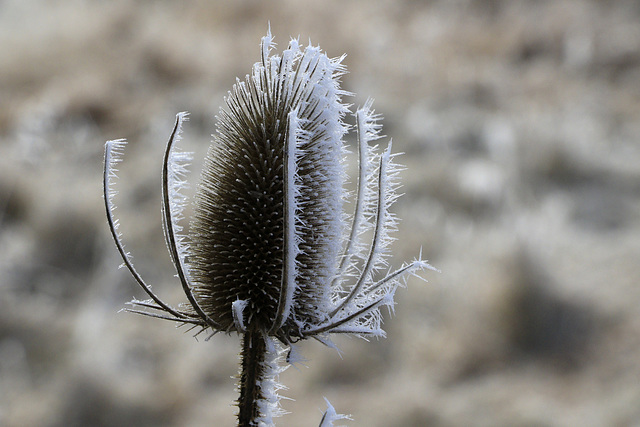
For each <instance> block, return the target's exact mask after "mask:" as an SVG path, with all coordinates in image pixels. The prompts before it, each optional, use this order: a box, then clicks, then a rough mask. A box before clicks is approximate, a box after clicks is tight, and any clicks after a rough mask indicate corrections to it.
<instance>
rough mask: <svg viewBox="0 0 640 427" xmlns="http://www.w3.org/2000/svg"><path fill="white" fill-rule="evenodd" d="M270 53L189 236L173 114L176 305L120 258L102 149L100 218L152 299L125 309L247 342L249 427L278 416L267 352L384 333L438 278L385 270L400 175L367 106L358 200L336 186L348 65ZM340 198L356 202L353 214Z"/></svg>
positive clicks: (255, 73) (222, 122) (296, 50)
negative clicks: (402, 306) (424, 281)
mask: <svg viewBox="0 0 640 427" xmlns="http://www.w3.org/2000/svg"><path fill="white" fill-rule="evenodd" d="M272 47H273V43H272V38H271V35H270V34H267V36H266V37H264V38H263V40H262V44H261V51H262V55H261V60H260V61H259V62H258V63H256V64H255V65H254V67H253V69H252V72H251V74H250V75H247V76H246V78H245V79H244V80H243V81H240V80H238V81H237V82H236V84H235V85H234V86H233V89H232V90H231V91H230V93H229V95H228V97H227V98H226V108H223V109H222V110H221V112H220V114H219V116H218V125H217V133H216V135H215V139H214V143H213V145H212V147H211V148H210V150H209V152H208V154H207V157H206V159H205V162H204V167H203V172H202V175H201V179H200V183H199V185H198V187H197V191H196V197H195V202H194V209H193V210H194V216H193V218H192V221H191V224H190V227H189V230H188V232H186V233H184V232H183V230H184V226H183V225H181V220H182V216H183V214H182V212H183V209H184V206H185V203H186V199H185V197H184V195H183V193H182V191H183V190H184V188H185V187H186V186H187V181H186V179H185V176H186V175H185V174H186V171H187V169H186V167H187V163H188V161H189V159H190V156H189V154H188V153H184V152H181V151H179V150H178V149H176V148H175V146H174V145H175V144H176V143H177V142H178V141H179V139H180V132H181V129H182V125H183V123H184V121H185V120H186V117H187V116H186V113H180V114H178V118H177V121H176V125H175V127H174V129H173V132H172V134H171V137H170V138H169V142H168V144H167V147H166V151H165V156H164V161H163V168H162V201H163V217H162V218H163V228H164V232H165V237H166V242H167V247H168V249H169V253H170V256H171V259H172V261H173V263H174V265H175V267H176V270H177V273H178V278H179V280H180V283H181V285H182V288H183V290H184V292H185V296H186V298H187V301H188V304H187V305H186V308H184V309H175V308H173V307H171V306H170V305H169V304H167V303H165V302H163V301H162V300H161V299H160V298H159V297H158V296H157V295H155V294H154V293H153V292H152V290H151V287H150V286H149V285H147V284H146V283H145V282H144V281H143V280H142V277H141V276H140V275H139V274H138V273H137V271H136V270H135V268H134V266H133V263H132V259H131V257H130V256H129V254H128V253H127V252H125V250H124V244H123V243H122V241H121V235H120V234H119V233H118V231H117V226H118V222H117V219H115V218H114V215H113V212H114V209H115V205H114V204H113V198H114V196H115V191H114V189H113V181H114V179H115V178H116V176H115V170H116V166H117V163H118V162H119V161H120V159H121V155H122V149H123V147H124V145H125V142H124V140H117V141H110V142H108V143H107V145H106V148H105V172H104V196H105V203H106V210H107V219H108V221H109V225H110V228H111V231H112V234H113V237H114V239H115V242H116V246H117V248H118V250H119V252H120V254H121V256H122V258H123V261H124V265H125V266H126V267H127V268H128V269H129V270H130V272H131V274H132V275H133V276H134V278H135V279H136V281H137V282H138V283H139V284H140V286H141V287H142V288H143V289H144V291H145V292H146V293H147V294H148V295H149V297H150V299H149V300H147V301H138V300H134V301H132V303H131V304H132V305H133V308H132V309H130V311H133V312H137V313H141V314H146V315H149V316H153V317H159V318H163V319H168V320H173V321H177V322H180V323H183V324H191V325H193V326H194V327H200V328H201V331H202V330H206V329H209V330H211V331H213V333H216V332H219V331H224V332H237V333H239V334H243V341H244V346H243V352H242V358H243V369H242V374H241V376H240V389H241V399H240V400H239V401H238V406H239V407H240V414H239V419H242V420H245V421H246V420H248V421H246V425H253V424H251V423H258V422H260V423H262V424H265V425H268V424H269V423H271V415H270V414H275V413H277V411H275V410H274V409H273V408H275V407H276V406H277V404H276V403H277V393H275V391H274V388H276V386H275V385H274V384H275V382H274V381H273V380H272V379H273V378H275V377H276V376H277V373H278V372H279V371H278V368H277V366H276V365H277V363H276V361H277V357H276V356H277V355H275V353H277V354H280V353H281V350H282V348H285V349H286V348H287V347H288V348H291V345H292V344H293V343H295V342H296V341H298V340H300V339H305V338H310V337H312V338H315V339H317V340H319V341H321V342H323V343H325V344H327V345H329V346H333V344H332V343H331V341H330V336H329V335H330V334H331V333H349V334H355V335H358V336H371V335H372V336H383V335H384V331H383V330H382V316H381V314H380V309H381V307H383V306H387V307H389V308H390V309H391V310H392V309H393V305H394V301H393V298H394V295H395V291H396V290H397V288H398V287H399V286H402V285H403V284H404V283H405V282H406V279H407V277H408V276H410V275H415V274H417V273H418V272H419V271H421V270H423V269H427V268H429V269H432V267H431V266H430V265H429V264H428V263H427V262H426V261H424V260H422V258H421V255H420V256H419V257H418V258H417V259H415V260H414V261H412V262H410V263H406V264H404V265H403V266H402V267H400V268H399V269H397V270H391V269H389V267H388V263H387V259H388V255H389V251H390V244H391V243H392V241H393V238H392V236H391V233H392V232H393V231H394V230H395V229H396V225H397V219H396V217H395V216H394V215H393V213H391V211H390V207H391V205H392V204H393V203H394V201H395V200H396V199H397V197H398V194H397V189H398V187H399V180H398V172H399V171H400V169H401V168H400V166H399V165H397V164H396V163H395V162H394V155H393V154H391V143H389V144H388V146H387V147H386V148H384V149H380V148H379V147H378V146H377V145H376V144H375V143H376V141H377V140H378V139H379V138H380V134H379V133H380V128H381V126H380V124H379V119H380V117H379V116H378V115H376V114H375V113H374V111H373V108H372V101H371V100H368V101H367V102H366V103H365V104H364V106H363V107H362V108H360V109H358V110H357V111H356V113H355V117H356V123H357V124H356V131H357V134H358V144H357V149H358V165H359V171H358V175H357V177H356V181H357V189H356V191H355V195H354V196H353V198H352V199H351V198H350V197H349V195H348V194H347V192H346V191H345V190H344V188H343V187H344V182H345V179H346V176H345V159H346V154H347V150H346V148H345V144H344V142H343V137H344V134H345V133H346V132H347V131H348V126H346V125H345V124H344V122H343V118H344V115H345V114H346V113H347V112H348V106H347V105H346V104H344V103H343V102H342V97H343V96H345V95H350V94H348V93H347V92H345V91H343V90H341V89H340V87H339V78H340V76H341V75H342V74H343V73H344V72H345V69H344V66H343V65H342V59H343V57H341V58H334V59H331V58H329V57H328V56H327V55H325V54H324V53H322V51H321V50H320V49H319V48H318V47H314V46H312V45H309V46H307V47H305V48H301V47H300V45H299V43H298V41H297V40H292V41H291V42H290V44H289V47H288V48H287V49H285V50H284V51H283V52H282V54H281V55H271V49H272ZM347 200H352V201H353V206H354V209H353V213H352V214H349V215H348V214H345V212H344V203H345V201H347ZM383 271H387V272H386V273H384V272H383ZM274 338H275V339H277V340H278V341H279V342H280V344H277V343H276V342H275V341H274ZM276 344H277V345H276ZM281 346H282V347H281ZM276 348H278V349H280V350H277V351H276V350H275V349H276ZM274 352H275V353H274ZM331 411H332V408H331V407H330V410H329V412H328V414H329V415H332V414H333V412H331ZM329 415H327V416H328V417H329ZM329 418H334V419H335V417H334V416H330V417H329Z"/></svg>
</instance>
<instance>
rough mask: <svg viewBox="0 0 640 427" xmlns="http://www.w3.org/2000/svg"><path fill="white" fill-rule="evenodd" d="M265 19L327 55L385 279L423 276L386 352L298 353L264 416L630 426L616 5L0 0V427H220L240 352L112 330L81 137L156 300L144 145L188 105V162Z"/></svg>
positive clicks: (158, 155)
mask: <svg viewBox="0 0 640 427" xmlns="http://www.w3.org/2000/svg"><path fill="white" fill-rule="evenodd" d="M269 22H270V25H271V30H272V32H273V34H274V36H275V38H276V40H275V41H276V42H277V43H278V48H277V50H281V49H283V48H285V47H286V45H287V43H288V40H289V38H290V37H292V36H293V37H298V36H300V40H301V42H303V44H306V42H307V40H309V39H310V40H311V41H312V42H313V43H314V44H319V45H320V46H321V47H322V48H323V49H324V50H325V51H326V52H327V53H328V54H329V56H340V55H342V54H343V53H347V54H348V56H347V58H346V60H345V64H346V65H347V67H348V69H349V74H347V75H346V76H344V78H343V83H344V84H343V87H344V88H345V89H346V90H349V91H352V92H355V93H356V96H354V97H353V98H352V99H350V100H349V102H352V103H353V104H354V106H358V105H362V104H363V103H364V102H365V100H366V99H367V97H373V98H375V100H376V103H375V107H376V110H377V112H379V113H381V114H383V115H384V117H385V120H384V122H383V124H384V129H383V133H384V134H386V135H388V136H392V137H393V140H394V149H395V151H402V152H404V153H405V155H404V156H402V158H401V161H402V162H404V164H405V165H406V166H407V170H406V171H405V172H404V173H403V179H404V187H403V191H404V193H405V196H404V197H402V198H401V199H400V200H399V201H398V203H397V204H396V205H395V212H396V213H397V214H398V215H399V216H400V217H401V218H402V222H401V224H400V230H399V232H398V233H397V234H396V237H398V241H397V242H396V244H395V246H394V256H393V264H394V265H396V266H399V265H400V264H401V263H402V261H403V260H408V259H411V258H413V257H414V256H416V255H417V253H418V251H419V250H420V247H422V250H423V254H424V256H425V257H426V258H428V259H429V260H430V261H431V263H432V264H433V265H435V266H436V267H438V268H439V269H440V270H441V271H442V272H441V273H439V274H438V273H434V272H428V273H427V274H426V275H425V277H426V278H427V279H428V281H429V283H424V282H422V281H420V280H417V279H416V280H411V281H410V283H409V286H408V288H407V289H403V290H401V291H399V292H398V294H397V305H396V315H395V316H394V318H393V319H390V321H388V322H387V323H386V330H387V333H388V337H387V338H386V339H384V340H374V341H372V342H369V343H367V342H365V341H363V340H359V339H349V338H346V337H340V338H339V339H337V340H336V342H337V344H338V346H339V347H340V349H341V350H342V352H343V354H342V356H340V355H338V354H337V353H336V352H335V351H334V350H331V349H328V348H325V347H323V346H322V345H320V344H319V343H317V342H315V341H314V342H306V343H303V344H302V345H301V347H300V350H301V352H302V354H303V355H304V356H305V357H306V358H307V359H309V361H308V362H307V363H306V365H307V366H306V367H305V366H298V368H297V369H295V368H290V369H289V370H288V371H286V372H285V373H284V374H283V375H282V377H281V380H282V382H283V383H284V384H285V385H286V386H287V387H288V390H284V391H283V394H284V395H285V396H288V397H291V398H293V399H295V401H293V400H285V401H283V406H284V409H285V410H287V411H290V412H291V414H289V415H286V416H285V417H283V418H281V419H279V424H280V425H289V426H315V425H318V423H319V421H320V417H321V415H322V411H323V410H324V409H325V407H326V406H325V404H324V401H323V397H324V396H326V397H327V398H328V399H329V400H330V401H331V402H332V403H333V405H334V406H335V407H336V410H337V411H338V412H340V413H349V414H352V416H353V418H354V421H351V422H346V423H345V424H347V425H349V426H409V427H411V426H416V427H417V426H577V425H580V426H634V425H640V286H638V276H639V274H640V144H639V141H640V2H638V1H637V0H627V1H625V0H611V1H601V0H565V1H556V0H547V1H544V0H538V1H533V0H530V1H525V0H478V1H472V0H440V1H436V0H434V1H419V0H403V1H394V2H391V1H389V2H383V1H364V0H361V1H349V2H345V1H338V0H330V1H323V2H315V1H293V0H274V1H265V2H260V1H246V0H242V1H236V2H221V1H220V2H216V1H204V0H201V1H187V2H177V1H166V0H165V1H159V0H158V1H151V0H146V1H133V0H129V1H125V0H114V1H99V0H85V1H80V0H68V1H55V0H50V1H45V0H41V1H36V0H3V1H0V425H2V426H11V427H18V426H20V427H23V426H43V427H44V426H46V427H49V426H52V427H53V426H130V425H136V426H205V425H209V426H211V425H215V426H226V425H234V412H235V408H233V407H232V406H231V404H232V402H233V401H234V399H235V398H236V392H235V389H234V383H235V380H234V379H233V378H232V376H233V375H235V374H236V372H237V362H238V359H237V352H238V347H239V342H238V339H237V337H235V336H230V337H228V336H222V335H221V336H215V337H213V338H212V339H211V340H209V341H205V338H206V337H205V336H199V337H198V339H197V340H196V339H194V338H193V336H192V335H193V333H185V331H184V330H182V329H178V330H175V327H174V326H173V324H171V323H168V322H163V321H159V320H155V319H149V318H143V317H139V316H135V315H133V314H128V313H121V312H118V311H119V310H120V309H121V308H122V307H124V304H125V303H126V302H127V301H129V300H130V299H131V298H132V297H134V296H135V297H139V298H141V297H143V295H142V293H141V291H140V290H139V289H138V288H137V285H136V284H135V282H134V281H133V280H132V279H131V277H130V276H129V275H128V274H127V272H126V271H125V270H122V269H118V266H119V265H120V263H121V261H120V259H119V258H118V256H117V252H116V249H115V247H114V245H113V243H112V241H111V236H110V235H109V231H108V229H107V225H106V221H105V218H104V208H103V201H102V197H101V179H102V156H103V144H104V142H105V141H106V140H108V139H116V138H127V139H128V140H129V141H130V144H129V146H128V148H127V150H126V156H125V161H124V163H123V164H122V167H121V173H120V175H119V176H120V180H119V182H118V187H117V188H118V189H119V191H120V193H119V196H118V197H117V199H116V202H117V204H118V205H119V208H118V210H117V211H116V212H117V215H118V217H119V218H120V219H121V222H122V228H121V230H122V231H123V233H124V236H125V239H126V242H127V248H128V249H129V250H130V251H131V252H132V253H133V255H134V259H135V263H136V266H137V268H138V270H139V271H140V272H141V273H142V275H143V276H144V277H145V278H146V279H147V281H148V282H150V283H152V284H153V286H154V289H155V290H156V291H157V292H158V293H159V294H160V295H162V296H163V297H164V298H165V299H166V300H169V301H171V302H172V303H173V304H177V303H178V302H181V301H183V300H184V297H183V296H182V292H181V290H180V286H178V283H177V281H176V279H175V278H174V277H173V274H174V272H173V271H172V270H171V266H170V263H169V256H168V253H167V252H166V249H165V248H164V242H163V236H162V231H161V228H160V227H161V225H160V224H161V221H160V162H161V159H162V154H163V153H162V152H163V149H164V144H165V142H166V139H167V137H168V135H169V133H170V131H171V128H172V126H173V122H174V117H175V114H176V113H177V112H179V111H185V110H187V111H190V112H191V120H190V122H189V123H188V125H187V127H186V130H185V135H184V136H185V140H184V146H185V148H187V149H190V150H193V151H195V152H196V158H197V159H201V158H202V156H204V154H205V153H206V149H207V147H208V145H209V141H210V139H211V137H210V135H211V134H212V133H213V132H214V130H215V127H214V126H215V120H214V115H215V114H216V113H217V111H218V109H219V108H220V106H221V105H222V104H223V97H224V96H225V94H226V93H227V91H228V90H229V89H230V88H231V86H232V84H233V83H234V82H235V78H236V77H240V78H244V76H245V75H246V74H247V73H249V72H250V69H251V65H252V64H253V63H254V62H256V61H257V60H258V59H259V43H260V38H261V37H262V36H263V35H264V34H265V33H266V31H267V28H268V24H269ZM349 120H351V119H349ZM199 165H200V163H199V160H196V162H195V165H194V166H193V171H194V173H193V178H192V180H193V181H194V182H195V180H197V176H198V171H199ZM352 170H354V169H353V168H352Z"/></svg>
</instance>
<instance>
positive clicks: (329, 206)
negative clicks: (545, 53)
mask: <svg viewBox="0 0 640 427" xmlns="http://www.w3.org/2000/svg"><path fill="white" fill-rule="evenodd" d="M269 49H270V39H269V38H268V37H267V38H265V39H264V40H263V57H262V61H261V62H260V63H258V64H256V65H255V66H254V68H253V72H252V74H251V75H250V76H247V77H246V79H245V80H244V81H238V82H237V83H236V84H235V85H234V87H233V89H232V91H231V92H230V94H229V96H228V97H227V99H226V103H227V110H223V111H221V113H220V115H219V117H218V119H219V121H218V132H217V135H216V140H215V142H214V145H213V146H212V148H211V149H210V150H209V153H208V155H207V157H206V160H205V166H204V169H203V173H202V178H201V181H200V186H199V188H198V192H197V196H196V204H197V206H198V209H197V210H196V212H195V217H194V220H193V222H192V223H191V232H190V236H191V239H192V242H191V256H190V258H189V264H190V266H191V272H192V280H193V284H194V294H195V295H196V298H197V300H198V302H199V303H200V304H201V306H202V308H203V309H204V311H205V312H206V313H207V314H209V316H211V318H213V319H214V320H215V321H216V322H217V323H219V324H220V325H221V326H222V327H223V328H224V329H225V330H233V329H234V325H235V323H234V321H233V313H232V311H231V304H232V303H233V301H235V300H237V299H241V300H244V301H247V302H248V307H247V308H246V309H245V313H247V318H246V319H245V320H244V323H245V324H247V325H254V326H252V327H255V328H257V329H258V330H261V331H263V332H264V333H265V334H266V333H269V332H270V331H271V332H272V333H274V334H276V335H278V336H279V337H280V338H282V339H283V341H284V342H291V341H292V340H293V339H297V338H300V337H301V331H300V325H308V324H318V323H319V322H322V321H324V320H325V317H323V313H326V301H327V299H328V294H329V292H328V291H329V289H330V286H329V282H330V280H331V279H332V278H333V277H334V276H335V274H336V268H337V259H338V257H337V255H338V250H339V249H340V248H339V246H338V244H339V242H340V241H341V234H342V231H343V224H342V221H341V216H340V215H341V212H342V203H343V199H342V194H343V189H342V186H343V184H342V181H343V177H344V172H343V159H344V152H343V150H344V148H343V144H342V136H343V134H344V133H345V131H346V128H345V125H344V124H343V123H342V117H343V115H344V113H345V111H347V108H346V106H345V105H343V104H342V103H341V102H340V97H341V95H342V94H343V92H342V91H340V89H339V88H338V82H337V77H338V76H339V75H340V74H341V73H342V72H343V68H342V66H341V64H340V59H337V60H331V59H329V58H327V56H326V55H323V54H321V53H320V50H319V49H318V48H316V47H312V46H309V47H307V48H306V49H304V51H301V50H300V49H299V47H298V45H297V42H296V41H292V42H291V44H290V46H289V49H287V50H286V51H285V52H284V53H283V54H282V56H281V57H279V56H271V57H270V56H269Z"/></svg>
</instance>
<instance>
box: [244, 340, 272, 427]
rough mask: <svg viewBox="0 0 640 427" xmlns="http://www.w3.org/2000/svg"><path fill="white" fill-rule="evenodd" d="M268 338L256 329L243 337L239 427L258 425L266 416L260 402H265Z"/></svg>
mask: <svg viewBox="0 0 640 427" xmlns="http://www.w3.org/2000/svg"><path fill="white" fill-rule="evenodd" d="M265 339H266V337H265V336H264V335H263V334H262V332H261V331H259V330H258V329H256V328H247V331H246V332H245V334H244V335H243V337H242V353H241V355H240V356H241V367H240V369H241V372H240V387H239V388H240V398H239V399H238V408H239V409H240V410H239V412H238V426H239V427H252V426H257V425H258V419H259V418H260V417H261V416H262V415H264V414H261V411H260V402H263V401H264V400H265V397H266V396H265V391H266V390H263V385H264V384H265V379H266V375H267V372H266V370H267V366H266V363H265V357H266V354H267V345H266V341H265Z"/></svg>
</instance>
